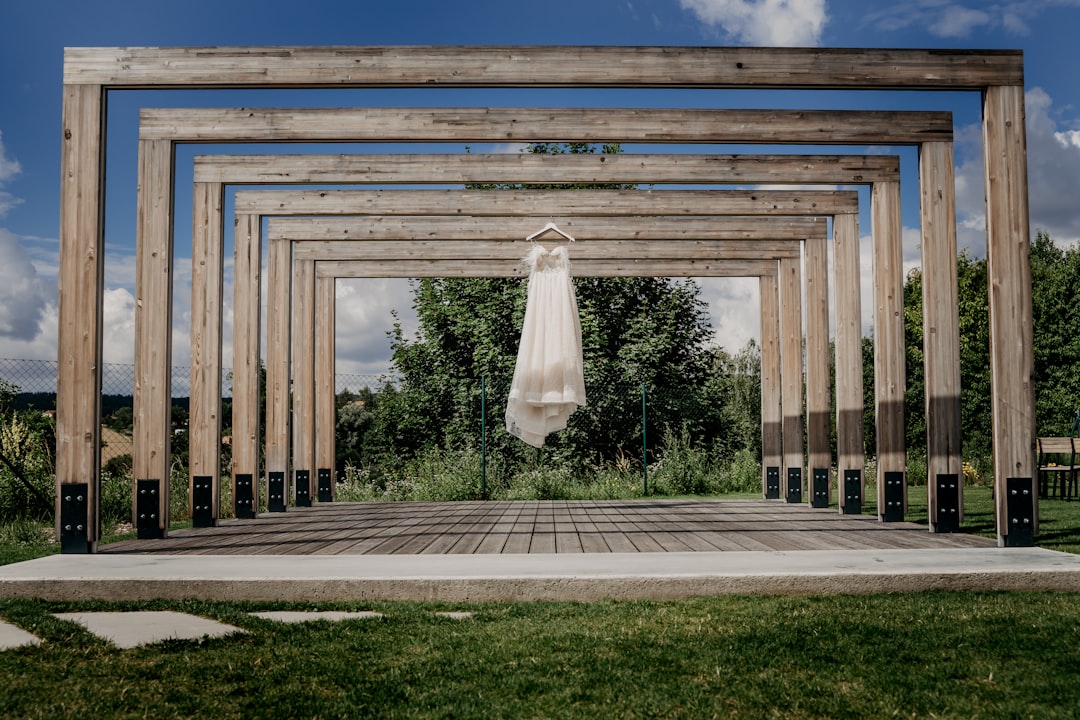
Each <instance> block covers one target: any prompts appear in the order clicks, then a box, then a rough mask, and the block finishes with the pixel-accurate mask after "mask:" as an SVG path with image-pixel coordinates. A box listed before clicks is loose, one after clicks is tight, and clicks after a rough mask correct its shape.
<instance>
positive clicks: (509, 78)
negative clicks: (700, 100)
mask: <svg viewBox="0 0 1080 720" xmlns="http://www.w3.org/2000/svg"><path fill="white" fill-rule="evenodd" d="M64 82H65V83H84V84H86V83H91V84H100V85H114V86H118V87H146V86H151V85H153V86H188V87H241V86H245V87H246V86H254V87H379V86H387V87H567V86H578V87H704V88H719V87H776V88H837V87H854V88H860V87H861V88H878V89H888V88H923V89H939V90H960V89H973V90H979V89H982V88H983V87H985V86H988V85H1021V86H1022V85H1023V82H1024V74H1023V54H1022V53H1021V52H1020V51H1015V50H938V49H934V50H923V49H865V48H759V47H662V46H653V47H620V46H521V45H490V46H423V45H417V46H328V47H300V46H263V47H111V48H109V47H97V48H93V47H82V48H77V47H69V48H65V49H64Z"/></svg>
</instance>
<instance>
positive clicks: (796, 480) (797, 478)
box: [787, 468, 802, 503]
mask: <svg viewBox="0 0 1080 720" xmlns="http://www.w3.org/2000/svg"><path fill="white" fill-rule="evenodd" d="M787 501H788V502H789V503H801V502H802V468H788V471H787Z"/></svg>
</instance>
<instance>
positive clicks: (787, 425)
mask: <svg viewBox="0 0 1080 720" xmlns="http://www.w3.org/2000/svg"><path fill="white" fill-rule="evenodd" d="M779 265H780V271H779V276H778V281H779V285H780V404H781V407H782V410H783V414H784V417H783V425H782V427H781V433H782V434H783V439H784V467H783V470H782V472H781V474H780V488H781V497H784V498H785V499H786V500H787V501H788V502H799V501H801V500H802V497H803V474H804V472H805V469H804V468H805V456H804V454H803V334H802V270H801V267H800V263H799V261H797V260H781V261H780V263H779Z"/></svg>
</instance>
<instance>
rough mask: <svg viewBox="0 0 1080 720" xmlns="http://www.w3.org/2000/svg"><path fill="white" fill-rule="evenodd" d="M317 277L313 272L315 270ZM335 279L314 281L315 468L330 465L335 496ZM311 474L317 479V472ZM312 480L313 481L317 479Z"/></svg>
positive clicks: (332, 490)
mask: <svg viewBox="0 0 1080 720" xmlns="http://www.w3.org/2000/svg"><path fill="white" fill-rule="evenodd" d="M312 275H313V276H314V272H312ZM336 285H337V283H336V282H335V279H334V278H320V279H316V281H315V308H314V309H315V470H316V471H317V470H318V469H319V468H330V470H331V473H332V475H331V483H330V494H331V497H333V495H334V492H335V486H336V485H337V483H336V482H335V481H334V478H336V472H337V471H336V464H337V463H336V457H337V456H336V448H335V442H334V429H335V422H336V413H335V402H334V401H335V395H336V393H337V388H336V386H335V382H334V381H335V367H334V365H335V347H334V346H335V338H336V317H337V308H336V304H337V300H336V297H335V293H334V291H335V288H336ZM312 477H315V478H316V481H317V475H313V476H312ZM316 481H313V482H316ZM315 487H316V488H317V487H318V486H317V485H315Z"/></svg>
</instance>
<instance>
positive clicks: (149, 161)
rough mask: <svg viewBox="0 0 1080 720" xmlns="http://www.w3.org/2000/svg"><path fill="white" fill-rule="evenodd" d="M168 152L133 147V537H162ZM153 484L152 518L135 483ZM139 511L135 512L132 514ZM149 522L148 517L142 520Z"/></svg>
mask: <svg viewBox="0 0 1080 720" xmlns="http://www.w3.org/2000/svg"><path fill="white" fill-rule="evenodd" d="M172 160H173V145H172V142H171V141H168V140H140V141H139V193H138V203H137V205H138V218H137V224H136V232H135V263H136V266H137V269H136V275H135V397H134V416H135V418H134V431H133V433H132V448H133V452H132V475H133V476H134V478H135V483H136V488H135V490H136V492H135V493H133V500H132V504H133V508H132V515H133V517H134V519H133V522H134V524H135V527H136V529H137V530H138V534H139V537H165V535H166V534H167V533H168V528H169V485H170V483H169V471H170V467H169V466H170V441H171V435H172V433H171V430H170V428H171V415H172V271H173V263H172V251H173V243H172V238H173V193H172V173H173V162H172ZM147 480H149V481H157V483H158V485H157V488H156V493H157V498H158V502H157V503H156V506H157V512H156V517H154V515H155V512H154V511H153V510H152V509H148V508H150V506H151V505H152V503H148V504H142V503H141V502H140V498H141V497H142V498H143V502H145V496H144V493H146V492H148V491H147V490H146V488H145V486H144V487H142V488H140V487H139V484H140V482H142V481H147ZM139 508H141V509H139ZM144 515H148V516H149V517H142V516H144Z"/></svg>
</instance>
